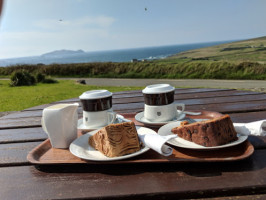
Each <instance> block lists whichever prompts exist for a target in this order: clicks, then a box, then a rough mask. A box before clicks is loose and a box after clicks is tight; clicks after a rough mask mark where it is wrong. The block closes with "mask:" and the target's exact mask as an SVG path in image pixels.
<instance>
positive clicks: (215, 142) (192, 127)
mask: <svg viewBox="0 0 266 200" xmlns="http://www.w3.org/2000/svg"><path fill="white" fill-rule="evenodd" d="M172 132H173V133H174V134H177V135H178V136H179V137H181V138H183V139H185V140H188V141H191V142H194V143H196V144H199V145H202V146H205V147H212V146H219V145H223V144H227V143H229V142H232V141H235V140H237V133H236V131H235V128H234V126H233V123H232V121H231V118H230V116H229V115H223V116H222V117H220V118H215V119H211V120H206V121H201V122H195V123H191V124H187V123H182V124H181V126H179V127H175V128H173V129H172Z"/></svg>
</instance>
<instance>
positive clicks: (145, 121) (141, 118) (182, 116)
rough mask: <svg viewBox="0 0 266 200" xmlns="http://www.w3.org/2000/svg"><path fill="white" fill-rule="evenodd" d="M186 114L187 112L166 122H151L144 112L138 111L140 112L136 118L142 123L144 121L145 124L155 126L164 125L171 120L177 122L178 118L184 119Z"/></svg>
mask: <svg viewBox="0 0 266 200" xmlns="http://www.w3.org/2000/svg"><path fill="white" fill-rule="evenodd" d="M185 116H186V114H185V113H182V114H181V115H180V116H179V117H177V118H174V119H172V120H170V121H166V122H151V121H149V120H147V119H146V118H145V117H144V112H140V113H138V114H136V115H135V119H136V120H137V121H138V122H141V123H143V124H145V125H148V126H155V127H156V126H163V125H165V124H168V123H170V122H175V121H177V120H181V119H184V118H185Z"/></svg>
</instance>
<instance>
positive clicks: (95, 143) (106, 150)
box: [89, 122, 140, 157]
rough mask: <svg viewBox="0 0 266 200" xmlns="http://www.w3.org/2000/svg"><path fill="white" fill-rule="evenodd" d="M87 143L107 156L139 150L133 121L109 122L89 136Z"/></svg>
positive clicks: (121, 154)
mask: <svg viewBox="0 0 266 200" xmlns="http://www.w3.org/2000/svg"><path fill="white" fill-rule="evenodd" d="M89 144H90V145H91V146H92V147H93V148H95V149H96V150H98V151H100V152H102V153H103V154H104V155H105V156H107V157H117V156H123V155H126V154H131V153H134V152H136V151H139V150H140V142H139V138H138V133H137V130H136V127H135V124H134V123H133V122H124V123H119V124H110V125H108V126H106V127H104V128H102V129H100V130H99V131H98V132H97V133H95V134H94V135H93V136H91V137H89Z"/></svg>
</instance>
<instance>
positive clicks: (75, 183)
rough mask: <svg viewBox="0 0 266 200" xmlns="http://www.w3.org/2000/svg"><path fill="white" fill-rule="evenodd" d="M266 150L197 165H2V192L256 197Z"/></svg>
mask: <svg viewBox="0 0 266 200" xmlns="http://www.w3.org/2000/svg"><path fill="white" fill-rule="evenodd" d="M265 153H266V150H257V151H255V153H254V154H253V156H252V158H250V159H247V160H244V161H240V162H234V163H219V164H218V163H208V164H204V163H198V164H197V165H196V166H195V164H192V165H188V164H179V165H165V164H164V165H160V164H155V165H154V164H152V165H147V166H139V167H138V166H136V165H123V166H120V167H119V166H116V165H109V166H108V167H107V166H105V165H102V166H98V165H97V166H96V167H94V166H93V165H80V166H76V167H75V166H71V165H66V166H43V167H41V166H39V167H38V168H37V169H36V168H35V167H33V166H20V167H2V168H0V174H1V176H0V185H1V188H0V193H1V197H5V199H18V197H19V198H20V199H35V200H38V199H64V198H84V197H90V198H91V199H96V198H101V199H104V198H108V197H109V198H110V197H111V198H115V197H116V198H124V199H127V198H130V199H146V198H147V199H148V198H150V197H151V196H150V195H151V194H152V196H153V197H155V198H157V199H158V198H160V199H164V198H166V199H168V198H171V199H172V198H173V197H175V198H195V197H197V198H199V197H205V198H206V197H208V196H214V195H217V194H220V195H221V193H223V194H225V192H226V195H225V196H231V195H242V194H246V195H247V194H249V195H251V194H253V195H254V193H255V192H256V193H260V192H264V191H265V189H266V186H265V185H266V160H265V159H264V157H265ZM118 168H119V170H117V169H118ZM232 177H233V178H232ZM14 180H16V181H14ZM214 183H215V184H214ZM22 186H23V187H22Z"/></svg>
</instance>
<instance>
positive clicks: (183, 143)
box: [158, 121, 248, 150]
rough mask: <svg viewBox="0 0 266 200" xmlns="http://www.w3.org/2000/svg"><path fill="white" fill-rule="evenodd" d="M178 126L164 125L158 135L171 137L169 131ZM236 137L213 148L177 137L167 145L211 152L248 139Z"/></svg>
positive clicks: (177, 123) (241, 136) (173, 124)
mask: <svg viewBox="0 0 266 200" xmlns="http://www.w3.org/2000/svg"><path fill="white" fill-rule="evenodd" d="M179 125H180V121H179V122H173V123H169V124H166V125H164V126H162V127H161V128H160V129H159V130H158V134H159V135H173V133H172V132H171V129H172V128H174V127H177V126H179ZM237 137H238V139H237V140H236V141H233V142H231V143H228V144H224V145H220V146H214V147H204V146H201V145H198V144H195V143H194V142H190V141H187V140H185V139H183V138H180V137H178V136H177V137H176V138H173V139H171V140H169V141H168V143H169V144H171V145H174V146H177V147H183V148H187V149H196V150H213V149H221V148H226V147H232V146H235V145H238V144H240V143H242V142H244V141H245V140H246V139H247V138H248V136H246V135H240V134H238V135H237Z"/></svg>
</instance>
